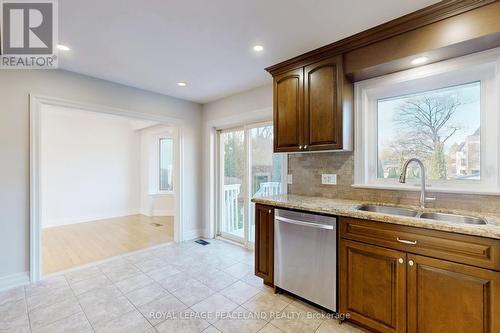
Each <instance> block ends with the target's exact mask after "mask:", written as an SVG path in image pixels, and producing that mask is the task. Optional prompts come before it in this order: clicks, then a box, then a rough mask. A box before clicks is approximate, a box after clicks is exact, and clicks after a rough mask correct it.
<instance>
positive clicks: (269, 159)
mask: <svg viewBox="0 0 500 333" xmlns="http://www.w3.org/2000/svg"><path fill="white" fill-rule="evenodd" d="M285 164H286V155H284V154H274V153H273V127H272V125H271V124H269V123H264V124H255V125H251V126H245V127H241V128H235V129H230V130H224V131H219V184H220V186H219V214H218V216H219V219H218V220H219V226H218V234H219V235H220V236H222V237H225V238H229V239H231V240H233V241H237V242H240V243H244V244H246V245H248V244H249V243H253V242H254V240H255V218H254V210H255V207H254V204H253V203H251V202H250V199H251V198H252V197H253V196H259V195H266V196H267V195H277V194H280V193H283V192H284V190H285V186H286V185H285V184H284V182H283V180H284V178H285V175H284V173H285V172H286V165H285Z"/></svg>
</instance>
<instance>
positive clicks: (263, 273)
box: [255, 204, 274, 286]
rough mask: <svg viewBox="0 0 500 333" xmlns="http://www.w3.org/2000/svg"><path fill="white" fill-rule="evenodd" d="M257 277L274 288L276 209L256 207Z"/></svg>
mask: <svg viewBox="0 0 500 333" xmlns="http://www.w3.org/2000/svg"><path fill="white" fill-rule="evenodd" d="M255 275H257V276H258V277H261V278H262V279H264V283H265V284H267V285H269V286H274V208H273V207H271V206H266V205H260V204H256V205H255Z"/></svg>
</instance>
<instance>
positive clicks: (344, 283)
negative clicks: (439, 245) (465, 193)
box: [339, 218, 500, 333]
mask: <svg viewBox="0 0 500 333" xmlns="http://www.w3.org/2000/svg"><path fill="white" fill-rule="evenodd" d="M340 221H341V222H340V223H341V227H340V241H339V262H340V266H339V279H340V281H339V288H340V290H339V295H340V302H339V304H340V307H339V312H341V313H349V314H350V319H351V320H352V321H353V322H355V323H358V324H360V325H362V326H365V327H367V328H369V329H370V330H372V331H375V332H384V333H385V332H409V333H417V332H418V333H438V332H439V333H441V332H452V333H458V332H463V333H469V332H471V333H472V332H474V333H476V332H477V333H498V332H500V272H499V271H498V269H497V267H496V266H495V269H489V268H484V267H476V266H473V265H471V264H470V262H473V263H475V262H476V261H475V260H471V258H470V257H469V252H470V251H471V246H470V244H475V243H476V244H478V246H479V245H480V244H482V243H484V240H483V239H481V238H480V237H473V236H470V237H466V239H464V242H463V247H464V249H463V253H465V254H466V255H465V256H464V262H452V261H449V260H445V259H442V258H432V257H430V256H424V255H419V254H415V253H412V251H413V250H415V251H416V252H418V253H422V252H423V253H425V252H426V251H427V250H428V249H426V248H425V246H426V245H425V244H429V245H428V246H429V247H430V246H431V244H434V243H433V242H432V241H430V242H429V241H427V242H426V240H425V239H424V238H423V236H422V235H420V238H418V239H419V242H415V248H414V249H412V248H408V249H407V250H401V249H400V248H397V249H393V248H388V247H387V244H391V243H390V242H391V239H392V237H394V238H395V239H400V238H399V237H402V235H404V236H405V238H410V237H411V236H412V233H411V231H412V228H410V227H409V228H405V229H401V226H394V228H395V230H398V231H397V232H395V233H394V234H392V233H390V232H388V230H387V232H384V233H378V235H377V237H373V236H370V237H368V236H367V237H365V239H367V240H369V241H368V242H367V241H360V240H357V238H360V235H359V234H358V233H356V232H353V231H354V230H357V227H354V225H355V224H356V221H354V220H353V219H342V218H341V220H340ZM376 223H377V222H370V221H364V220H360V221H359V225H360V227H361V226H374V225H375V224H376ZM381 227H382V228H385V229H387V228H389V227H388V224H387V223H382V224H381ZM427 236H428V237H430V238H429V239H432V240H433V239H434V238H432V237H438V236H439V237H441V238H442V237H444V234H443V233H442V232H436V234H435V235H427ZM454 236H455V235H454V234H450V238H453V237H454ZM384 237H386V238H387V239H383V238H384ZM353 238H354V239H353ZM376 238H377V239H376ZM375 239H376V240H375ZM415 239H417V238H415ZM445 244H446V242H445ZM381 245H384V246H381ZM453 245H454V246H453V247H450V248H449V251H450V257H453V258H456V257H457V256H456V253H457V251H458V247H459V244H458V243H453ZM481 246H482V245H481ZM488 249H489V251H490V253H484V254H483V255H484V256H488V257H491V258H497V257H498V253H491V251H494V252H496V251H498V242H496V241H495V240H491V242H490V244H489V247H488ZM429 250H432V248H429ZM443 251H445V250H444V249H440V250H439V252H436V253H437V254H438V255H439V256H441V257H444V256H445V253H444V252H443ZM451 254H455V255H454V256H453V255H451ZM478 257H479V254H478ZM482 262H484V265H486V266H489V265H492V263H496V260H489V261H487V260H484V261H482Z"/></svg>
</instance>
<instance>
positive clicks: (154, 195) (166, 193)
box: [149, 191, 175, 197]
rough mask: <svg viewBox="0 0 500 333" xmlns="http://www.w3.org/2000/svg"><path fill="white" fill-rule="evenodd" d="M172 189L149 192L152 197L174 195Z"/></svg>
mask: <svg viewBox="0 0 500 333" xmlns="http://www.w3.org/2000/svg"><path fill="white" fill-rule="evenodd" d="M174 194H175V193H174V191H162V192H153V193H149V195H150V196H152V197H166V196H170V195H174Z"/></svg>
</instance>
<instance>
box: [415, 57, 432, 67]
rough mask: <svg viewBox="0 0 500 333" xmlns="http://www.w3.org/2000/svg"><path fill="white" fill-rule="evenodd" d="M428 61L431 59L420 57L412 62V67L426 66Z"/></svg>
mask: <svg viewBox="0 0 500 333" xmlns="http://www.w3.org/2000/svg"><path fill="white" fill-rule="evenodd" d="M427 61H429V58H427V57H418V58H415V59H413V60H412V61H411V63H412V65H422V64H425V63H426V62H427Z"/></svg>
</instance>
